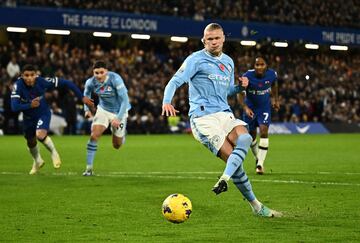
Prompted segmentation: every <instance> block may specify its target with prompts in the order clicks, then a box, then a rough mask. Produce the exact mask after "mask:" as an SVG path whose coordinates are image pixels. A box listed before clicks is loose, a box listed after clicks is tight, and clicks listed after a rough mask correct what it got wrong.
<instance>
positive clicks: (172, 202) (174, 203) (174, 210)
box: [162, 193, 192, 224]
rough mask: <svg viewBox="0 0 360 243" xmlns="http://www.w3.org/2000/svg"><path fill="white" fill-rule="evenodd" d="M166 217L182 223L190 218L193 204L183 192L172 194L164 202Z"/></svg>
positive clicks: (163, 208)
mask: <svg viewBox="0 0 360 243" xmlns="http://www.w3.org/2000/svg"><path fill="white" fill-rule="evenodd" d="M162 213H163V215H164V217H165V218H166V219H167V220H169V221H170V222H172V223H177V224H178V223H182V222H184V221H186V220H187V219H189V217H190V214H191V213H192V205H191V201H190V199H189V198H187V197H186V196H184V195H183V194H179V193H176V194H171V195H170V196H168V197H167V198H166V199H165V200H164V202H163V204H162Z"/></svg>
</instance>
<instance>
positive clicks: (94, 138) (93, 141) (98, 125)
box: [83, 107, 109, 176]
mask: <svg viewBox="0 0 360 243" xmlns="http://www.w3.org/2000/svg"><path fill="white" fill-rule="evenodd" d="M108 126H109V117H108V114H107V112H106V111H105V110H103V109H102V108H101V107H98V109H97V111H96V114H95V116H94V120H93V123H92V125H91V135H90V139H89V141H88V142H87V145H86V169H85V171H84V173H83V176H91V175H93V166H94V158H95V154H96V151H97V143H98V140H99V139H100V137H101V135H102V134H103V133H104V131H105V130H106V129H107V127H108Z"/></svg>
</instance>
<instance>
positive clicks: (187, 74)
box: [163, 56, 197, 104]
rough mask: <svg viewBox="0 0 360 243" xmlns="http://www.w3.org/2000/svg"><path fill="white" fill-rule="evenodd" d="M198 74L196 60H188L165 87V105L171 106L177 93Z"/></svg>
mask: <svg viewBox="0 0 360 243" xmlns="http://www.w3.org/2000/svg"><path fill="white" fill-rule="evenodd" d="M196 72H197V65H196V60H195V58H193V56H189V57H188V58H186V60H185V61H184V63H183V64H182V65H181V67H180V68H179V70H178V71H177V72H176V73H175V75H174V76H173V77H172V78H171V79H170V81H169V83H168V84H167V85H166V87H165V91H164V99H163V104H170V103H171V100H172V98H173V97H174V94H175V91H176V89H177V88H179V87H180V86H181V85H183V84H184V83H188V82H189V81H190V80H191V78H192V77H193V76H194V75H195V74H196Z"/></svg>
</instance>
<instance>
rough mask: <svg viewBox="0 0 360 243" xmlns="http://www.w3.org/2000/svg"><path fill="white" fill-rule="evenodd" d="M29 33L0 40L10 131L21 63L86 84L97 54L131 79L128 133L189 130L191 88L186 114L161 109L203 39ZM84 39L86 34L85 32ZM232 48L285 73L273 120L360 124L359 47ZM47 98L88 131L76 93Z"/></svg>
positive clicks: (4, 123)
mask: <svg viewBox="0 0 360 243" xmlns="http://www.w3.org/2000/svg"><path fill="white" fill-rule="evenodd" d="M29 38H31V40H32V41H31V42H30V41H29V39H27V40H26V41H24V40H23V41H21V40H18V41H17V42H12V41H9V42H8V44H5V45H0V64H1V69H0V91H1V92H0V111H1V113H0V114H1V117H0V124H1V127H0V128H2V129H3V130H4V131H5V133H19V132H20V131H19V129H18V126H19V125H18V123H19V114H16V113H13V112H12V111H11V110H10V92H11V89H12V84H13V81H14V79H16V78H17V77H18V75H19V69H20V68H21V66H22V65H24V64H25V63H32V64H35V65H36V66H38V68H39V69H40V71H41V75H42V76H54V75H56V76H59V77H63V78H66V79H69V80H72V81H73V82H75V84H76V85H77V86H78V87H80V88H81V89H83V88H84V82H85V80H86V79H87V78H88V77H90V76H92V72H91V65H92V63H93V62H94V61H95V60H97V59H104V60H106V61H107V62H108V63H109V64H110V70H114V71H116V72H118V73H120V74H121V75H122V77H123V79H124V80H125V83H126V85H127V87H128V91H129V97H130V102H131V104H132V107H133V108H132V109H131V111H130V114H129V119H128V131H129V133H132V134H134V133H167V132H170V131H177V130H180V131H186V129H188V127H189V126H188V124H187V121H188V117H187V112H188V108H189V107H188V101H187V98H186V97H187V94H186V92H187V91H186V88H182V89H180V90H179V91H178V92H177V94H176V96H175V98H174V103H175V107H177V108H178V109H179V110H180V117H179V118H180V119H179V120H175V121H174V120H169V121H168V120H166V118H164V117H163V116H161V115H160V113H161V105H162V104H161V102H162V93H163V90H164V87H165V85H166V83H167V82H168V81H169V79H170V78H171V76H172V75H173V74H174V73H175V72H176V70H177V69H178V68H179V67H180V65H181V63H182V61H183V58H184V57H185V56H187V55H188V54H189V53H190V52H192V51H195V50H198V49H200V48H201V43H200V42H199V41H198V40H196V41H195V40H190V41H189V42H188V43H186V44H179V43H174V42H168V41H166V40H165V39H164V38H154V39H151V40H149V41H147V42H145V41H134V40H130V39H128V38H127V37H118V39H117V41H114V43H115V44H113V46H109V45H108V44H106V43H101V42H99V43H95V44H89V45H88V46H86V45H81V44H79V43H83V42H82V41H81V40H76V41H75V40H66V41H64V40H60V41H57V42H51V41H44V40H41V39H38V40H36V37H29ZM78 38H86V37H84V36H83V35H80V34H79V37H78ZM225 50H226V53H227V54H229V55H230V56H232V57H233V58H234V61H235V63H236V64H235V67H236V68H237V70H236V74H237V75H241V74H242V73H244V72H245V71H246V70H248V69H251V68H252V67H253V62H254V59H255V57H256V56H258V55H261V56H263V57H264V58H265V59H266V60H267V61H268V64H269V67H271V68H273V69H275V70H276V71H277V72H278V77H279V78H278V80H279V92H280V99H281V109H280V111H279V112H277V113H275V112H274V113H273V120H274V121H293V122H299V121H321V122H345V123H360V101H359V94H360V82H359V80H360V55H358V54H359V53H357V52H340V53H334V52H330V51H326V50H317V51H312V50H305V49H303V48H301V47H300V46H298V47H296V46H293V47H291V49H290V50H289V49H287V50H284V49H282V48H275V47H272V46H271V45H266V44H265V43H264V44H263V45H262V47H258V48H256V47H251V48H245V47H241V46H240V45H239V44H238V43H236V42H229V43H228V44H227V45H226V48H225ZM48 101H49V102H50V103H51V106H52V109H53V112H54V114H58V115H60V116H62V117H64V118H65V120H66V122H67V124H68V126H67V127H66V129H65V132H66V133H73V134H75V133H86V132H88V131H89V122H88V121H86V120H85V119H84V118H83V110H82V106H81V105H80V103H79V102H77V100H76V98H75V96H74V94H72V93H71V92H67V91H62V90H60V91H54V92H52V93H51V94H49V95H48ZM230 104H231V106H232V108H233V110H234V112H235V115H236V116H238V117H241V114H242V109H241V107H240V106H239V105H238V102H237V99H236V98H231V100H230ZM20 121H21V117H20ZM168 124H170V125H171V126H169V125H168ZM174 127H175V128H179V129H174Z"/></svg>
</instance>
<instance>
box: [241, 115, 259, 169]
mask: <svg viewBox="0 0 360 243" xmlns="http://www.w3.org/2000/svg"><path fill="white" fill-rule="evenodd" d="M243 119H244V122H246V123H247V124H248V127H249V133H250V135H251V137H252V142H251V145H250V148H251V151H252V153H253V155H254V157H255V161H256V163H257V155H258V143H257V140H256V136H257V127H258V123H257V119H256V114H254V117H253V118H251V117H249V116H248V115H246V114H245V113H244V115H243Z"/></svg>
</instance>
